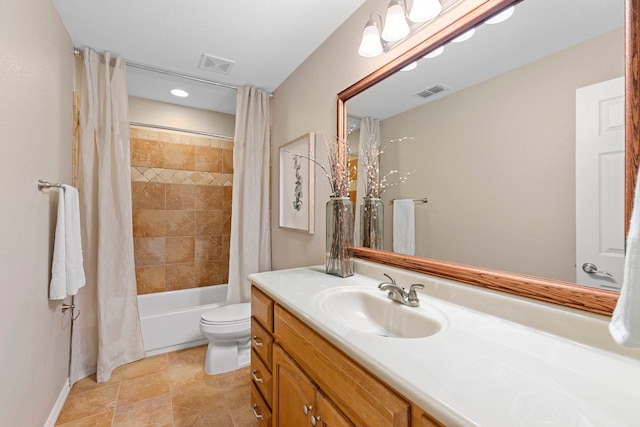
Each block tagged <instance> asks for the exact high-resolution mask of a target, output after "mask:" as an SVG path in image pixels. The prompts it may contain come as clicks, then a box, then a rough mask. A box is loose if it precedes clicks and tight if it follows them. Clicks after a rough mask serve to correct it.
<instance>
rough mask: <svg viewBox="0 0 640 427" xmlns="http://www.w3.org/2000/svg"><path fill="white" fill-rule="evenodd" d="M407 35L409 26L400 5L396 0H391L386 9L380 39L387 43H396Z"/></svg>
mask: <svg viewBox="0 0 640 427" xmlns="http://www.w3.org/2000/svg"><path fill="white" fill-rule="evenodd" d="M407 34H409V24H407V18H405V14H404V9H403V8H402V4H400V2H399V1H398V0H392V1H391V3H389V8H388V9H387V17H386V19H385V21H384V28H383V29H382V38H383V39H384V40H386V41H388V42H396V41H398V40H401V39H402V38H404V37H406V36H407Z"/></svg>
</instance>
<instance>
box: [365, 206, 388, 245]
mask: <svg viewBox="0 0 640 427" xmlns="http://www.w3.org/2000/svg"><path fill="white" fill-rule="evenodd" d="M360 236H361V237H362V246H363V247H365V248H371V249H380V250H382V246H383V241H384V205H383V204H382V200H380V199H379V198H377V197H365V198H364V199H363V202H362V205H361V206H360Z"/></svg>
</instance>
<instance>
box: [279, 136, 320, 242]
mask: <svg viewBox="0 0 640 427" xmlns="http://www.w3.org/2000/svg"><path fill="white" fill-rule="evenodd" d="M314 156H315V134H314V133H313V132H309V133H307V134H304V135H302V136H301V137H299V138H296V139H294V140H293V141H291V142H289V143H287V144H285V145H283V146H282V147H280V215H279V217H280V218H279V223H278V225H279V227H280V228H286V229H289V230H297V231H303V232H306V233H309V234H313V232H314V219H313V212H314V207H313V205H314V203H313V199H314V192H313V190H314V176H315V167H314V166H315V164H314V162H313V161H311V160H310V159H314Z"/></svg>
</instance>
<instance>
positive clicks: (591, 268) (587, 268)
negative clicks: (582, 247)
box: [582, 262, 613, 277]
mask: <svg viewBox="0 0 640 427" xmlns="http://www.w3.org/2000/svg"><path fill="white" fill-rule="evenodd" d="M582 271H584V272H585V273H587V274H606V275H607V276H609V277H613V276H612V275H611V274H609V273H607V272H606V271H600V270H598V267H597V266H596V265H595V264H593V263H591V262H585V263H584V264H582Z"/></svg>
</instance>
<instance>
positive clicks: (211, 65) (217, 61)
mask: <svg viewBox="0 0 640 427" xmlns="http://www.w3.org/2000/svg"><path fill="white" fill-rule="evenodd" d="M233 64H235V62H234V61H230V60H228V59H223V58H218V57H216V56H212V55H207V54H206V53H203V54H202V59H201V60H200V68H202V69H203V70H207V71H215V72H216V73H222V74H227V73H228V72H229V71H230V70H231V67H233Z"/></svg>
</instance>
